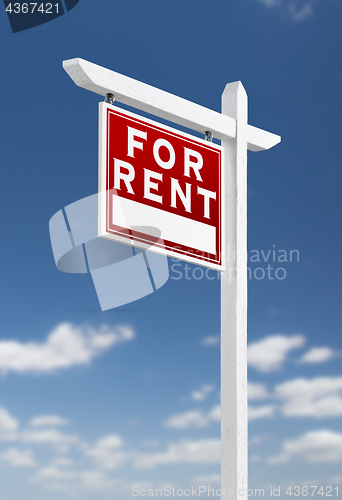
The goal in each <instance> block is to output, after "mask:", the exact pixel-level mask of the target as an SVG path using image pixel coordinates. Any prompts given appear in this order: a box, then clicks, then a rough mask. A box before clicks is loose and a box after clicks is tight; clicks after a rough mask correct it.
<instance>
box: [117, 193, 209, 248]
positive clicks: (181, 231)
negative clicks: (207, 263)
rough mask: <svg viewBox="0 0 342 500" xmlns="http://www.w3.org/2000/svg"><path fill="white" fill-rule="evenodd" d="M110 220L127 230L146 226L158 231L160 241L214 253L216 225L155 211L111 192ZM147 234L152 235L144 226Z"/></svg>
mask: <svg viewBox="0 0 342 500" xmlns="http://www.w3.org/2000/svg"><path fill="white" fill-rule="evenodd" d="M112 217H113V219H112V222H113V224H114V225H116V226H121V227H124V228H128V229H130V228H131V227H132V226H144V225H146V221H148V224H149V226H153V227H155V228H157V229H160V230H161V236H160V237H161V238H162V239H163V240H169V241H174V242H175V243H177V244H178V245H184V246H186V247H195V248H197V249H198V250H200V251H202V252H205V253H210V254H212V253H215V241H216V228H215V227H213V226H209V225H208V224H203V223H202V222H197V221H193V220H191V219H186V218H185V217H181V216H180V215H175V214H171V213H169V212H165V211H161V210H156V209H155V208H153V207H149V206H148V205H142V204H141V203H137V202H136V201H132V200H127V199H125V198H120V197H119V196H116V195H115V194H113V213H112ZM145 232H146V234H150V235H151V236H154V233H153V232H152V231H151V232H150V233H149V232H148V229H147V228H146V229H145Z"/></svg>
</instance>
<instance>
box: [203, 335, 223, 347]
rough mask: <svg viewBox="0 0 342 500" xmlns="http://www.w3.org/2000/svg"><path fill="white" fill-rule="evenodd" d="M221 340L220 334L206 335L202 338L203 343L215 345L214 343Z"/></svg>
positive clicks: (216, 343)
mask: <svg viewBox="0 0 342 500" xmlns="http://www.w3.org/2000/svg"><path fill="white" fill-rule="evenodd" d="M220 341H221V337H220V335H209V336H208V337H204V338H203V339H202V340H201V344H202V345H208V346H213V345H218V344H219V343H220Z"/></svg>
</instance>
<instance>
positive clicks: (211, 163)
mask: <svg viewBox="0 0 342 500" xmlns="http://www.w3.org/2000/svg"><path fill="white" fill-rule="evenodd" d="M99 137H100V145H99V236H101V237H104V238H108V239H111V240H115V241H119V242H121V243H126V244H128V245H132V246H135V247H140V248H148V249H149V250H152V251H155V252H158V253H161V254H164V255H168V256H171V257H175V258H178V259H182V260H185V261H188V262H192V263H197V264H200V265H203V266H206V267H210V268H212V269H218V270H223V259H222V242H223V234H222V231H223V192H222V189H223V158H222V155H223V150H222V148H221V146H218V145H216V144H213V143H211V142H208V141H205V140H202V139H198V138H196V137H193V136H191V135H189V134H185V133H183V132H180V131H178V130H176V129H173V128H170V127H167V126H164V125H161V124H160V123H157V122H154V121H152V120H149V119H146V118H142V117H140V116H138V115H135V114H133V113H130V112H128V111H123V110H121V109H119V108H116V107H114V106H112V105H108V104H106V103H100V135H99ZM156 230H157V232H158V230H159V234H160V238H161V239H162V241H161V240H160V239H158V238H156ZM151 245H153V246H151Z"/></svg>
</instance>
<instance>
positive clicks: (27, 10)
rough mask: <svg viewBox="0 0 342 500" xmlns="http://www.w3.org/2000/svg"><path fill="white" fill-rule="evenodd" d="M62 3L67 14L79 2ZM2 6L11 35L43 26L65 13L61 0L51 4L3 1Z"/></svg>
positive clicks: (45, 2) (47, 2)
mask: <svg viewBox="0 0 342 500" xmlns="http://www.w3.org/2000/svg"><path fill="white" fill-rule="evenodd" d="M63 1H64V5H65V8H66V10H67V12H69V11H70V10H71V9H73V8H74V7H75V6H76V5H77V4H78V3H79V0H63ZM4 4H5V9H6V12H7V15H8V19H9V22H10V24H11V28H12V31H13V33H17V32H18V31H24V30H27V29H30V28H34V27H35V26H39V25H41V24H45V23H47V22H49V21H52V20H53V19H57V17H61V16H63V14H65V13H66V12H65V10H64V7H63V3H62V0H52V1H51V2H49V1H45V0H44V1H41V0H38V1H36V2H32V1H31V2H30V1H14V2H11V1H9V0H4Z"/></svg>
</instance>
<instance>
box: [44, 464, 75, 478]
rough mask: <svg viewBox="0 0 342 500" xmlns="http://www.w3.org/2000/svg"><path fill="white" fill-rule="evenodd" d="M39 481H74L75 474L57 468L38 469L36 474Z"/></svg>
mask: <svg viewBox="0 0 342 500" xmlns="http://www.w3.org/2000/svg"><path fill="white" fill-rule="evenodd" d="M37 476H38V478H39V479H53V480H62V481H65V480H69V479H74V478H75V477H76V474H75V473H74V472H72V471H69V470H61V469H59V468H58V467H55V466H51V467H44V468H43V469H40V470H39V471H38V474H37Z"/></svg>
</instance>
